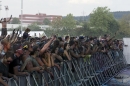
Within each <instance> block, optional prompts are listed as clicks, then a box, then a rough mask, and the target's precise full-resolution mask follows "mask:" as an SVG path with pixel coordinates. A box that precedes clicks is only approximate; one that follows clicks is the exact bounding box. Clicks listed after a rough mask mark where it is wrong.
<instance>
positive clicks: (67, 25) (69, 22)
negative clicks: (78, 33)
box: [63, 14, 76, 29]
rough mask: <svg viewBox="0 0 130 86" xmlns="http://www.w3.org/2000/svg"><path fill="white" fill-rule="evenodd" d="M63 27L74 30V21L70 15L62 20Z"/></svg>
mask: <svg viewBox="0 0 130 86" xmlns="http://www.w3.org/2000/svg"><path fill="white" fill-rule="evenodd" d="M63 27H64V29H74V28H75V27H76V21H75V19H74V17H73V15H72V14H68V15H67V16H66V17H65V18H64V19H63Z"/></svg>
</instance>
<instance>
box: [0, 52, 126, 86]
mask: <svg viewBox="0 0 130 86" xmlns="http://www.w3.org/2000/svg"><path fill="white" fill-rule="evenodd" d="M126 66H127V63H126V60H125V58H124V55H123V52H122V51H121V50H111V51H109V52H108V53H101V52H96V53H95V54H93V55H91V57H86V58H79V59H75V58H73V59H72V61H65V62H63V63H62V64H60V67H61V69H58V68H57V67H52V68H50V69H49V71H51V72H52V74H53V75H54V76H53V77H52V76H51V75H50V74H49V73H48V72H47V71H44V72H43V73H42V74H40V73H37V72H34V73H32V74H30V75H29V76H19V81H16V80H14V79H13V78H11V79H10V80H9V82H8V84H9V86H104V84H105V83H106V82H107V81H108V80H110V79H111V77H113V76H114V75H116V74H117V73H119V72H120V71H121V70H122V69H124V68H126ZM1 86H2V85H1Z"/></svg>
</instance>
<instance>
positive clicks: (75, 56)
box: [70, 50, 81, 58]
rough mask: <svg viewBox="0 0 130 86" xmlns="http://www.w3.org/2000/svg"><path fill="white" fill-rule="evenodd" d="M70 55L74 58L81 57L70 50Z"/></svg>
mask: <svg viewBox="0 0 130 86" xmlns="http://www.w3.org/2000/svg"><path fill="white" fill-rule="evenodd" d="M70 54H71V56H72V57H74V58H80V57H81V56H80V55H76V54H75V53H74V52H73V51H72V50H70Z"/></svg>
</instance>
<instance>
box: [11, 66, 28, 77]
mask: <svg viewBox="0 0 130 86" xmlns="http://www.w3.org/2000/svg"><path fill="white" fill-rule="evenodd" d="M18 67H19V66H16V67H14V68H13V70H14V74H15V75H17V76H21V75H28V72H19V71H18Z"/></svg>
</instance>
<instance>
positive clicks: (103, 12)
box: [89, 7, 115, 32]
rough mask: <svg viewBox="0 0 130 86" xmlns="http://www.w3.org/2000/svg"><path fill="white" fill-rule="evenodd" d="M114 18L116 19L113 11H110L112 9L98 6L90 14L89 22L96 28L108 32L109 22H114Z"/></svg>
mask: <svg viewBox="0 0 130 86" xmlns="http://www.w3.org/2000/svg"><path fill="white" fill-rule="evenodd" d="M113 20H115V19H114V17H113V15H112V13H110V9H108V8H107V7H98V8H97V9H94V10H93V12H92V13H91V14H90V19H89V22H90V26H91V27H93V29H94V30H101V31H104V32H107V31H108V29H109V27H110V25H109V24H110V23H112V22H113Z"/></svg>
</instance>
